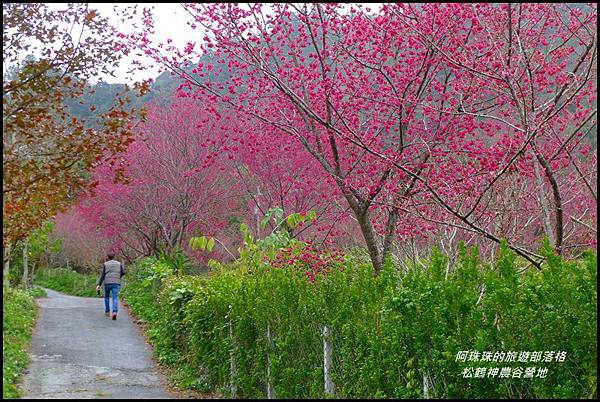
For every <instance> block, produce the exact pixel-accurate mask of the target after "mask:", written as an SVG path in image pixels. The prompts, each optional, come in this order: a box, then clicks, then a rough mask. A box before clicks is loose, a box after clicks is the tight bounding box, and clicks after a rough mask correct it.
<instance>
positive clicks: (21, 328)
mask: <svg viewBox="0 0 600 402" xmlns="http://www.w3.org/2000/svg"><path fill="white" fill-rule="evenodd" d="M34 321H35V304H34V301H33V296H32V294H31V292H28V291H25V290H21V289H8V288H4V292H3V295H2V397H3V398H18V397H19V396H20V395H21V392H20V390H19V389H18V388H17V381H18V378H19V375H20V374H21V372H22V371H23V370H24V369H25V367H26V366H27V364H28V363H29V356H28V354H27V348H28V346H29V340H30V338H31V331H32V328H33V325H34Z"/></svg>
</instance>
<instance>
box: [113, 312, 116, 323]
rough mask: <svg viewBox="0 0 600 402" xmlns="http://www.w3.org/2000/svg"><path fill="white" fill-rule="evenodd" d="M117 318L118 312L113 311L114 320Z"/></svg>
mask: <svg viewBox="0 0 600 402" xmlns="http://www.w3.org/2000/svg"><path fill="white" fill-rule="evenodd" d="M116 319H117V313H113V321H114V320H116Z"/></svg>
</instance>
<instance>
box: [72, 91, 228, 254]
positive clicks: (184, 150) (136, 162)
mask: <svg viewBox="0 0 600 402" xmlns="http://www.w3.org/2000/svg"><path fill="white" fill-rule="evenodd" d="M205 119H206V115H205V114H204V112H203V110H202V108H200V107H198V105H197V104H191V103H190V102H189V101H187V102H186V101H185V100H180V101H177V102H175V103H173V104H171V105H169V106H168V107H159V106H150V108H149V111H148V116H147V120H146V122H145V123H144V124H143V125H141V126H140V128H139V132H138V135H137V137H136V140H135V142H134V143H132V144H131V145H130V146H129V147H128V148H127V150H126V152H125V153H123V154H122V155H121V156H120V159H119V160H118V161H117V162H116V163H114V164H112V165H110V164H105V165H102V166H99V167H97V168H96V169H95V170H94V172H93V177H94V179H95V180H96V181H97V186H96V187H95V190H94V192H93V193H91V194H89V195H88V197H86V198H85V199H82V200H81V201H80V203H79V205H78V209H79V210H80V212H81V213H82V214H83V215H84V216H85V217H86V218H87V220H88V221H89V222H92V223H93V224H95V225H96V226H98V227H100V228H102V230H103V231H104V235H105V236H106V237H107V238H111V239H113V240H114V242H113V244H112V247H113V248H114V249H121V250H129V253H133V254H134V255H151V254H155V253H156V252H158V251H159V250H160V249H164V250H166V251H169V250H173V249H174V248H176V247H181V246H182V244H185V240H186V239H187V238H188V237H189V235H190V233H192V232H194V231H202V232H203V233H205V234H207V235H214V234H215V233H216V232H218V230H219V229H220V228H222V227H224V226H226V221H225V217H226V216H227V214H230V213H233V212H234V211H235V210H236V208H237V203H238V201H237V200H238V198H239V194H238V193H237V192H236V185H235V182H236V181H235V178H233V177H230V176H226V175H222V174H220V173H221V172H220V169H219V165H218V164H217V163H214V160H215V159H216V158H219V157H220V149H221V148H220V145H219V142H218V141H217V139H218V135H219V133H218V132H217V131H213V130H207V129H206V127H205V126H204V121H205ZM200 168H201V173H194V174H192V172H194V171H198V170H200ZM119 169H122V171H123V178H122V182H116V183H115V181H114V180H113V177H114V176H115V171H117V170H119Z"/></svg>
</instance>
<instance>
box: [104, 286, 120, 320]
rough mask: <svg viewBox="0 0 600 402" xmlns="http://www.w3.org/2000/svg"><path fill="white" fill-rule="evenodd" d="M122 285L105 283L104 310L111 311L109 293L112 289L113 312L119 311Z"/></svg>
mask: <svg viewBox="0 0 600 402" xmlns="http://www.w3.org/2000/svg"><path fill="white" fill-rule="evenodd" d="M120 286H121V285H119V284H116V283H106V284H104V312H105V313H108V312H109V311H110V308H109V307H110V306H109V304H108V301H109V300H108V298H109V295H108V294H109V293H111V291H112V305H113V310H112V311H113V313H116V312H117V311H119V287H120Z"/></svg>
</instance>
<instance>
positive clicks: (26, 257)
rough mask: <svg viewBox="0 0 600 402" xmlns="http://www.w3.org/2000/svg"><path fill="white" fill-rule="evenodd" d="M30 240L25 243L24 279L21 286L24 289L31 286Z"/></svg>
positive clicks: (27, 239)
mask: <svg viewBox="0 0 600 402" xmlns="http://www.w3.org/2000/svg"><path fill="white" fill-rule="evenodd" d="M28 248H29V238H26V239H25V241H24V242H23V278H22V279H21V284H22V285H23V287H24V288H27V287H28V285H29V281H28V279H29V265H28V263H29V258H28V257H29V253H28Z"/></svg>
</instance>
